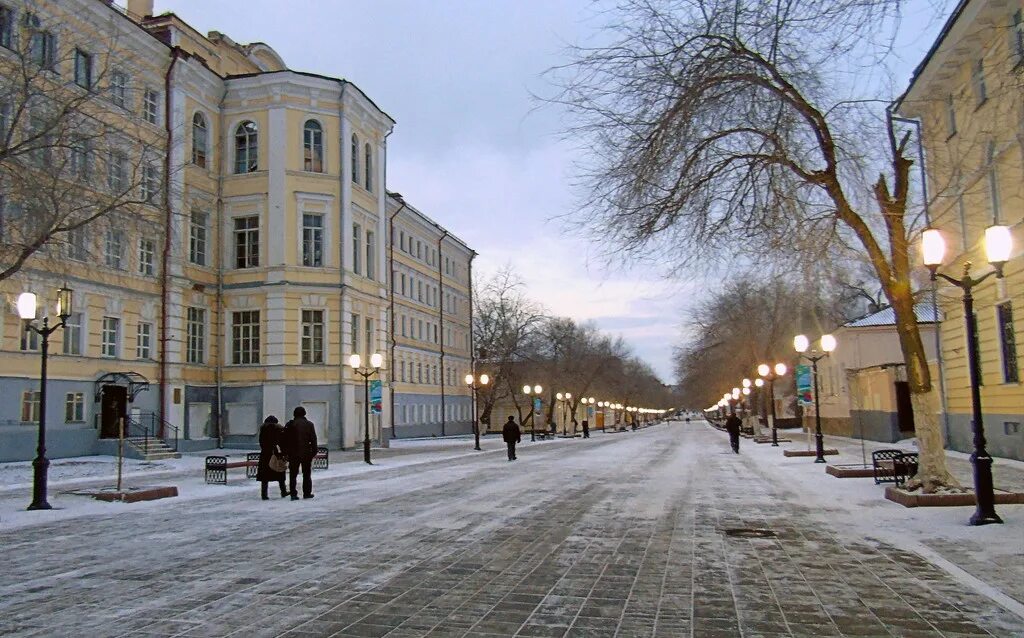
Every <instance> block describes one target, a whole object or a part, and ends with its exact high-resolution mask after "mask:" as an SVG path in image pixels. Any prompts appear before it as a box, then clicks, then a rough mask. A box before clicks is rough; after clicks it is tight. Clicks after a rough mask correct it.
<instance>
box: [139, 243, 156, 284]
mask: <svg viewBox="0 0 1024 638" xmlns="http://www.w3.org/2000/svg"><path fill="white" fill-rule="evenodd" d="M138 273H139V274H140V275H142V276H143V277H152V276H153V275H155V274H156V242H155V241H153V240H152V239H146V238H145V237H143V238H140V239H139V268H138Z"/></svg>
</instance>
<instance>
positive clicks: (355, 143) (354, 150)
mask: <svg viewBox="0 0 1024 638" xmlns="http://www.w3.org/2000/svg"><path fill="white" fill-rule="evenodd" d="M349 152H350V153H351V154H352V158H351V161H352V170H351V171H350V172H351V173H352V183H353V184H358V183H359V136H358V135H356V134H355V133H353V134H352V144H351V148H350V149H349Z"/></svg>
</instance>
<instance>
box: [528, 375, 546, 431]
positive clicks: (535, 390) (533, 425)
mask: <svg viewBox="0 0 1024 638" xmlns="http://www.w3.org/2000/svg"><path fill="white" fill-rule="evenodd" d="M543 391H544V388H542V387H540V386H539V385H535V386H533V387H532V388H531V387H530V386H528V385H524V386H523V394H525V395H526V398H527V399H529V401H530V440H531V441H536V440H537V411H536V410H534V409H533V399H530V395H531V394H532V395H534V396H536V397H537V398H538V399H539V398H540V393H541V392H543Z"/></svg>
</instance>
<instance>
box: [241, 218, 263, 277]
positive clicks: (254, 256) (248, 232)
mask: <svg viewBox="0 0 1024 638" xmlns="http://www.w3.org/2000/svg"><path fill="white" fill-rule="evenodd" d="M259 223H260V220H259V217H257V216H256V215H250V216H248V217H236V218H235V268H255V267H257V266H259V265H260V228H259Z"/></svg>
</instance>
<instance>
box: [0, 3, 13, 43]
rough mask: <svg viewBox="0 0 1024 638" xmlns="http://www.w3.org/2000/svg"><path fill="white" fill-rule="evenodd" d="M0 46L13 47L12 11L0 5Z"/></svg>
mask: <svg viewBox="0 0 1024 638" xmlns="http://www.w3.org/2000/svg"><path fill="white" fill-rule="evenodd" d="M0 46H2V47H4V48H7V49H14V12H13V11H11V10H10V9H8V8H7V7H0Z"/></svg>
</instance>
